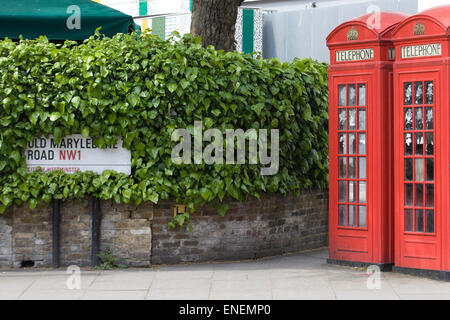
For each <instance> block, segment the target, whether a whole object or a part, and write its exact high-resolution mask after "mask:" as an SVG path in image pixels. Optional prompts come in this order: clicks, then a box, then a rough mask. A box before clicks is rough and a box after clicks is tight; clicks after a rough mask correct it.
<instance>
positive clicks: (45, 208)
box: [0, 200, 153, 268]
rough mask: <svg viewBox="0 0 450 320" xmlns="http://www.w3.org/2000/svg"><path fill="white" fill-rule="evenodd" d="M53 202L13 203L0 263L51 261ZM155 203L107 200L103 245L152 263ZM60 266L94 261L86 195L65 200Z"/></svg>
mask: <svg viewBox="0 0 450 320" xmlns="http://www.w3.org/2000/svg"><path fill="white" fill-rule="evenodd" d="M51 211H52V209H51V206H50V205H47V204H44V203H41V204H39V205H38V206H37V208H36V209H35V210H30V209H29V208H28V206H26V205H23V206H21V207H12V208H9V209H8V210H7V211H6V212H5V213H4V215H1V216H0V268H9V267H14V268H19V267H21V264H22V263H23V262H24V261H32V262H33V263H34V266H35V267H50V266H51V263H52V224H51V223H52V222H51V221H52V216H51ZM152 214H153V210H152V205H151V204H144V205H141V206H139V208H137V207H136V206H133V205H125V204H119V205H117V204H115V203H114V202H113V201H102V205H101V215H102V221H101V227H100V228H101V238H100V244H101V250H102V251H103V250H105V248H106V246H109V247H110V248H111V250H112V252H113V255H114V256H116V257H118V258H122V259H123V260H124V262H125V263H126V264H127V265H128V266H133V267H148V266H150V258H151V219H152ZM60 237H61V242H60V246H61V251H60V260H61V266H68V265H73V264H75V265H78V266H90V264H91V203H90V201H87V200H74V201H64V202H62V203H61V234H60Z"/></svg>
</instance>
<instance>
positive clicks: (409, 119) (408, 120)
mask: <svg viewBox="0 0 450 320" xmlns="http://www.w3.org/2000/svg"><path fill="white" fill-rule="evenodd" d="M412 128H413V114H412V109H411V108H406V109H405V130H412Z"/></svg>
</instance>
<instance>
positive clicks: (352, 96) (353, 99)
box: [348, 84, 356, 106]
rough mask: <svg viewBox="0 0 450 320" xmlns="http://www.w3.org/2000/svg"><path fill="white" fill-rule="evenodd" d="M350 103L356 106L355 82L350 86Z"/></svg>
mask: <svg viewBox="0 0 450 320" xmlns="http://www.w3.org/2000/svg"><path fill="white" fill-rule="evenodd" d="M348 105H349V106H356V85H354V84H350V85H349V86H348Z"/></svg>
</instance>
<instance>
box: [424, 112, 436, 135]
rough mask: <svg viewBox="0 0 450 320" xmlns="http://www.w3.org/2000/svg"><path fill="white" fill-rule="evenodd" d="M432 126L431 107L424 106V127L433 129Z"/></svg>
mask: <svg viewBox="0 0 450 320" xmlns="http://www.w3.org/2000/svg"><path fill="white" fill-rule="evenodd" d="M433 128H434V116H433V108H425V129H427V130H433Z"/></svg>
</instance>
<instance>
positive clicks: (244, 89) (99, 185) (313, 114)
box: [0, 34, 328, 225]
mask: <svg viewBox="0 0 450 320" xmlns="http://www.w3.org/2000/svg"><path fill="white" fill-rule="evenodd" d="M175 36H177V37H178V35H176V34H174V37H175ZM326 68H327V66H326V65H325V64H321V63H317V62H314V61H312V60H309V59H304V60H297V59H296V60H294V61H292V62H291V63H280V62H279V61H278V60H276V59H268V60H263V59H260V58H258V59H254V58H253V57H252V56H251V55H243V54H240V53H237V52H223V51H215V50H214V48H212V47H208V48H207V49H204V48H202V47H201V40H200V39H199V38H192V37H191V36H189V35H185V36H183V37H182V38H178V40H175V39H173V38H170V39H169V40H167V41H162V40H160V39H159V38H158V37H154V36H152V35H150V34H146V35H136V34H132V35H124V34H120V35H117V36H115V37H113V38H101V37H99V36H95V37H94V36H93V37H91V38H90V39H88V40H86V41H84V43H83V44H80V45H77V44H76V43H73V42H66V43H65V44H63V45H61V44H53V43H49V42H48V40H47V39H45V38H40V39H38V40H33V41H31V40H21V41H20V42H18V43H17V42H13V41H11V40H8V39H6V40H3V41H1V42H0V213H1V212H3V211H4V210H5V209H6V208H7V207H9V206H11V205H13V204H17V205H20V204H22V203H28V204H29V205H30V207H31V208H34V207H35V206H36V205H37V203H38V202H39V201H41V200H43V201H46V202H49V201H51V199H52V198H56V199H66V198H79V197H83V196H85V195H93V196H96V197H98V198H100V199H104V200H106V199H111V198H113V199H115V201H116V202H118V203H119V202H125V203H129V202H131V201H134V202H135V203H136V204H138V205H139V204H140V203H141V202H143V201H151V202H153V203H157V202H158V201H159V199H168V198H173V199H175V200H176V201H177V202H179V203H184V204H186V205H187V207H188V209H189V211H190V212H191V213H192V212H193V210H194V206H195V205H196V204H205V203H209V202H213V201H216V202H217V203H218V212H219V213H220V214H221V215H224V214H225V213H226V210H227V209H228V208H227V206H225V205H223V204H221V202H222V200H223V199H224V198H225V197H232V198H235V199H238V200H244V199H245V198H246V197H248V196H254V197H259V194H260V193H265V192H278V193H281V194H287V193H289V192H299V191H300V190H301V189H308V188H313V187H319V188H325V187H326V186H327V179H328V135H327V130H328V112H327V111H328V109H327V108H328V106H327V101H328V89H327V69H326ZM197 120H203V123H204V125H207V126H208V127H209V126H212V127H214V128H218V129H220V130H221V131H222V132H225V129H227V128H230V129H238V128H242V129H244V130H247V129H250V128H254V129H275V128H278V129H280V169H279V172H278V174H277V175H275V176H261V174H260V168H261V166H260V165H250V164H246V165H225V164H224V165H206V164H201V165H194V164H192V165H176V164H174V163H172V161H171V151H172V148H173V146H174V145H175V144H176V143H175V142H172V141H171V134H172V132H173V131H174V130H175V129H176V128H188V129H191V128H192V127H193V124H194V121H197ZM204 129H205V128H204ZM78 133H81V134H83V135H84V136H90V137H92V138H93V139H94V142H95V144H96V145H97V146H99V147H105V146H111V145H113V144H114V143H115V141H116V139H117V137H118V136H121V137H123V141H124V142H123V145H124V147H125V148H127V149H129V150H131V152H132V174H131V175H130V176H126V175H124V174H118V173H115V172H112V171H106V172H104V173H103V174H101V175H97V174H94V173H92V172H86V173H75V174H64V173H63V172H60V171H56V172H51V173H46V174H43V173H36V172H35V173H27V169H26V164H25V155H24V150H25V149H26V147H27V143H28V142H29V141H31V140H32V139H33V138H35V137H39V136H42V135H43V136H46V137H48V136H49V135H53V136H54V137H55V140H56V143H58V141H59V140H61V139H62V138H63V137H64V136H66V135H70V134H78ZM247 163H248V161H247ZM188 220H189V213H186V214H184V215H182V216H181V217H179V218H177V219H176V220H174V224H173V225H175V224H178V225H182V224H184V223H186V222H188Z"/></svg>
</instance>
